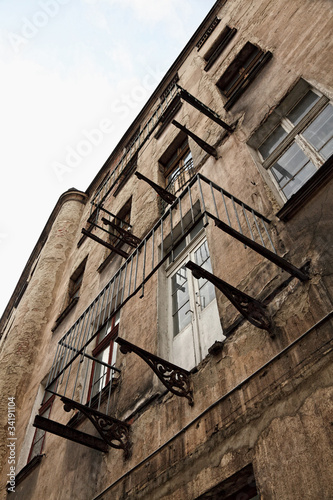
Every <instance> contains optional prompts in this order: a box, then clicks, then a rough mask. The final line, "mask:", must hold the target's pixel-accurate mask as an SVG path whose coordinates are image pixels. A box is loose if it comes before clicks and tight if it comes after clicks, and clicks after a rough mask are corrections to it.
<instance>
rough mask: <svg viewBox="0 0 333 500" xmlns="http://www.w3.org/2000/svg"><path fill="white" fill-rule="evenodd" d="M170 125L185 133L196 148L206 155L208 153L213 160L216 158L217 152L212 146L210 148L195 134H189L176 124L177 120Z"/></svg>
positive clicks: (186, 129)
mask: <svg viewBox="0 0 333 500" xmlns="http://www.w3.org/2000/svg"><path fill="white" fill-rule="evenodd" d="M172 125H174V126H175V127H177V128H179V130H182V132H185V134H186V135H188V136H189V137H191V138H192V139H193V140H194V142H196V143H197V144H198V146H200V147H201V149H203V150H204V151H206V153H208V154H209V155H211V156H214V158H215V159H216V158H217V151H216V149H215V148H214V147H213V146H211V145H210V144H208V143H207V142H206V141H204V140H203V139H201V138H200V137H198V136H197V135H196V134H194V133H193V132H191V131H190V130H189V129H188V128H187V127H185V126H184V125H181V124H180V123H179V122H177V120H173V121H172Z"/></svg>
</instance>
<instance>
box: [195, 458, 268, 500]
mask: <svg viewBox="0 0 333 500" xmlns="http://www.w3.org/2000/svg"><path fill="white" fill-rule="evenodd" d="M222 498H223V500H260V495H259V492H258V489H257V486H256V481H255V477H254V472H253V467H252V464H249V465H247V466H246V467H244V468H243V469H241V470H240V471H238V472H236V474H233V475H232V476H230V477H229V478H228V479H226V480H225V481H223V482H222V483H220V484H218V485H217V486H215V487H214V488H212V489H210V490H209V491H206V493H204V494H203V495H200V497H197V498H196V499H195V500H221V499H222Z"/></svg>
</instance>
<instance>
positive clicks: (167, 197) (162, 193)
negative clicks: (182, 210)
mask: <svg viewBox="0 0 333 500" xmlns="http://www.w3.org/2000/svg"><path fill="white" fill-rule="evenodd" d="M135 175H136V176H137V178H138V179H139V180H142V181H145V182H147V184H149V185H150V186H151V187H152V188H153V189H154V190H155V191H156V193H157V194H158V195H159V196H160V197H161V198H162V200H164V201H165V202H166V203H169V205H172V203H173V202H174V201H176V199H177V198H176V196H174V195H173V194H171V193H169V192H168V191H166V190H165V189H163V188H162V187H161V186H159V185H158V184H155V182H153V181H151V180H150V179H148V177H145V176H144V175H142V174H140V172H135Z"/></svg>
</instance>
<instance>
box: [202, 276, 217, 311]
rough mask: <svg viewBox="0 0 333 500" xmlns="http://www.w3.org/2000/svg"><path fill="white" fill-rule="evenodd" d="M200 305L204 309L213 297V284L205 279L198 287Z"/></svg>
mask: <svg viewBox="0 0 333 500" xmlns="http://www.w3.org/2000/svg"><path fill="white" fill-rule="evenodd" d="M199 294H200V306H201V309H204V308H205V307H206V306H208V304H210V303H211V301H212V300H214V299H215V290H214V285H213V284H212V283H211V282H210V281H206V283H204V285H203V286H202V287H201V288H200V291H199Z"/></svg>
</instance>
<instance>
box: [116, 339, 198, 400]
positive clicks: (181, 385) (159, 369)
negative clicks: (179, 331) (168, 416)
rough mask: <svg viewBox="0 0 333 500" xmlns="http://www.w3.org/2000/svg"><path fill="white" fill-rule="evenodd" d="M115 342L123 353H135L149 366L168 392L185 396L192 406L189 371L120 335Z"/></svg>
mask: <svg viewBox="0 0 333 500" xmlns="http://www.w3.org/2000/svg"><path fill="white" fill-rule="evenodd" d="M116 342H117V343H118V344H119V345H120V351H121V352H122V353H123V354H127V353H129V352H134V353H135V354H137V355H138V356H139V357H140V358H141V359H143V361H145V362H146V363H147V364H148V365H149V366H150V368H151V369H152V370H153V372H154V373H155V374H156V375H157V376H158V378H159V379H160V381H161V382H162V383H163V384H164V385H165V387H166V388H167V389H168V390H169V391H170V392H172V393H173V394H175V395H176V396H180V397H184V398H187V399H188V404H189V405H190V406H193V404H194V401H193V391H192V388H191V386H192V384H191V378H190V376H191V374H190V372H188V371H187V370H184V369H183V368H180V367H179V366H176V365H174V364H172V363H169V361H166V360H165V359H162V358H160V357H158V356H155V355H154V354H151V353H150V352H148V351H145V350H144V349H141V348H140V347H137V346H136V345H134V344H131V343H130V342H128V341H127V340H124V339H122V338H120V337H118V338H117V339H116Z"/></svg>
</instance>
